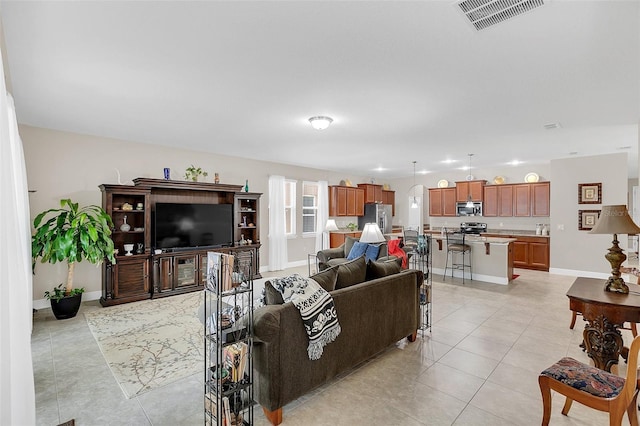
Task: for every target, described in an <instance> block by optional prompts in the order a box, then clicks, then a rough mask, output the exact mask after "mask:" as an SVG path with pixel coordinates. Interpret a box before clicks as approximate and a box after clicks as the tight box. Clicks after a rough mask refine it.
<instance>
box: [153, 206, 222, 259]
mask: <svg viewBox="0 0 640 426" xmlns="http://www.w3.org/2000/svg"><path fill="white" fill-rule="evenodd" d="M154 242H155V248H159V249H163V248H178V247H203V246H214V247H215V246H228V245H232V244H233V204H177V203H156V208H155V216H154Z"/></svg>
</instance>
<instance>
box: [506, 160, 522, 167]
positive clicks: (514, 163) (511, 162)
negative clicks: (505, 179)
mask: <svg viewBox="0 0 640 426" xmlns="http://www.w3.org/2000/svg"><path fill="white" fill-rule="evenodd" d="M522 163H524V161H519V160H513V161H509V162H508V163H507V164H509V165H511V166H517V165H518V164H522Z"/></svg>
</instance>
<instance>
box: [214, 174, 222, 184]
mask: <svg viewBox="0 0 640 426" xmlns="http://www.w3.org/2000/svg"><path fill="white" fill-rule="evenodd" d="M213 183H220V175H219V174H218V173H216V174H215V175H214V179H213Z"/></svg>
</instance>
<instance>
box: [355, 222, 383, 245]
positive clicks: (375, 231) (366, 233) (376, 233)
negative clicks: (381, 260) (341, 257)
mask: <svg viewBox="0 0 640 426" xmlns="http://www.w3.org/2000/svg"><path fill="white" fill-rule="evenodd" d="M385 241H386V240H385V238H384V235H382V231H381V230H380V227H379V226H378V224H377V223H366V224H365V225H364V229H363V230H362V235H361V236H360V242H361V243H383V242H385Z"/></svg>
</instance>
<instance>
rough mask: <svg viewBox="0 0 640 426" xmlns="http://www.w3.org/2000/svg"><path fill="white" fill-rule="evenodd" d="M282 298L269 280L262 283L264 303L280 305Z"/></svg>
mask: <svg viewBox="0 0 640 426" xmlns="http://www.w3.org/2000/svg"><path fill="white" fill-rule="evenodd" d="M283 303H284V299H283V298H282V294H280V292H279V291H278V290H276V289H275V287H274V286H273V285H272V284H271V281H267V282H265V283H264V304H265V305H282V304H283Z"/></svg>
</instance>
